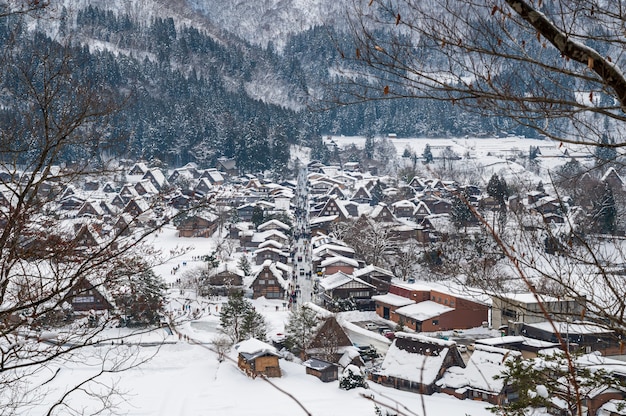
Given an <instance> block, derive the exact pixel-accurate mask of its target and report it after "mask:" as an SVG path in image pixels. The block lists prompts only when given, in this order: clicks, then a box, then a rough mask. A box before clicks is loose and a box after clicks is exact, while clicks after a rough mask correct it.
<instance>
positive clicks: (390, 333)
mask: <svg viewBox="0 0 626 416" xmlns="http://www.w3.org/2000/svg"><path fill="white" fill-rule="evenodd" d="M383 336H384V337H385V338H387V339H395V338H396V334H395V333H394V332H393V331H392V330H390V329H387V330H385V331H383Z"/></svg>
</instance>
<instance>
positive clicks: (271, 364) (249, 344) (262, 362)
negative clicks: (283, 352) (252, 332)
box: [236, 338, 281, 378]
mask: <svg viewBox="0 0 626 416" xmlns="http://www.w3.org/2000/svg"><path fill="white" fill-rule="evenodd" d="M236 348H237V351H238V352H239V355H238V359H237V365H238V366H239V368H241V369H242V370H243V371H244V372H245V373H246V374H247V375H249V376H250V377H253V378H254V377H256V376H257V375H259V374H261V375H264V376H266V377H280V376H281V372H280V365H279V364H278V358H279V356H280V355H279V354H278V350H277V349H276V348H274V347H273V346H271V345H270V344H267V343H265V342H263V341H261V340H258V339H256V338H250V339H248V340H246V341H242V342H240V343H239V344H238V345H237V347H236Z"/></svg>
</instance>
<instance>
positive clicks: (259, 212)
mask: <svg viewBox="0 0 626 416" xmlns="http://www.w3.org/2000/svg"><path fill="white" fill-rule="evenodd" d="M250 221H251V222H252V224H254V226H255V227H258V226H259V225H261V224H263V223H264V222H265V212H263V208H261V207H260V206H258V205H256V206H255V207H254V208H253V209H252V218H251V219H250Z"/></svg>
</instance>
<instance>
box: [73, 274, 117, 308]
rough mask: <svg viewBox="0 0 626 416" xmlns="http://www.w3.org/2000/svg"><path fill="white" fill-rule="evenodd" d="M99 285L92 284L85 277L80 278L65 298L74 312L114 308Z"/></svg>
mask: <svg viewBox="0 0 626 416" xmlns="http://www.w3.org/2000/svg"><path fill="white" fill-rule="evenodd" d="M103 293H104V291H103V288H102V287H101V286H98V287H97V286H96V285H93V284H92V283H91V282H89V281H88V280H87V279H81V280H80V281H79V282H78V283H76V284H75V285H74V286H73V287H72V288H71V289H70V291H69V292H68V294H67V297H66V300H67V301H68V303H69V304H70V305H72V308H73V309H74V312H79V313H81V312H89V311H92V310H93V311H95V312H104V311H110V310H112V309H114V307H113V304H112V302H110V301H109V300H108V299H107V297H106V296H104V295H103Z"/></svg>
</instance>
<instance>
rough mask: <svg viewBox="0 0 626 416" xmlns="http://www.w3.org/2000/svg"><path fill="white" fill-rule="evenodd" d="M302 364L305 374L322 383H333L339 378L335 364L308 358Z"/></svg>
mask: <svg viewBox="0 0 626 416" xmlns="http://www.w3.org/2000/svg"><path fill="white" fill-rule="evenodd" d="M302 364H303V365H304V367H306V373H307V374H310V375H312V376H315V377H317V378H319V379H320V380H322V381H323V382H324V383H328V382H329V381H335V380H337V379H338V378H339V367H338V366H337V364H333V363H330V362H328V361H324V360H320V359H317V358H309V359H308V360H306V361H305V362H304V363H302Z"/></svg>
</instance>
